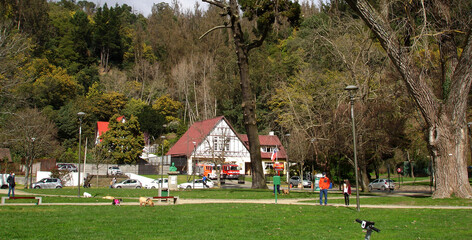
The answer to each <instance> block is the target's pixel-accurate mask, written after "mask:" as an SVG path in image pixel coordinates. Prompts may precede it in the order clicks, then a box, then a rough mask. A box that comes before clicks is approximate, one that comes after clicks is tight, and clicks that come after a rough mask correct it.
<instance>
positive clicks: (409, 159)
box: [406, 151, 415, 178]
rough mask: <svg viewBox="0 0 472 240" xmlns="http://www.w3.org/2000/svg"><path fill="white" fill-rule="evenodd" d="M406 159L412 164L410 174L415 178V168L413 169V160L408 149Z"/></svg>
mask: <svg viewBox="0 0 472 240" xmlns="http://www.w3.org/2000/svg"><path fill="white" fill-rule="evenodd" d="M406 159H407V160H408V163H409V164H410V176H411V177H412V178H415V170H414V169H413V161H411V158H410V152H408V151H406Z"/></svg>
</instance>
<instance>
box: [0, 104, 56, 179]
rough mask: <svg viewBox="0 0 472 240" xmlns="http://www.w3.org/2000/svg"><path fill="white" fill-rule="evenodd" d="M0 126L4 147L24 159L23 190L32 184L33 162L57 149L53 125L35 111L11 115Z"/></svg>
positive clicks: (30, 110)
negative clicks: (1, 126)
mask: <svg viewBox="0 0 472 240" xmlns="http://www.w3.org/2000/svg"><path fill="white" fill-rule="evenodd" d="M2 125H3V128H2V132H1V133H2V138H3V140H4V142H5V143H6V145H7V146H9V147H10V148H11V149H13V150H14V152H16V153H17V154H19V155H20V156H21V157H23V158H24V159H26V164H25V167H26V168H25V179H26V183H25V188H28V186H30V185H31V183H32V182H31V180H32V172H31V170H32V166H33V160H34V159H36V158H38V157H41V156H47V155H48V154H50V153H52V152H54V150H55V149H56V148H57V147H58V143H57V141H56V135H57V130H56V128H55V125H54V123H53V122H52V121H50V120H49V119H48V118H47V117H45V116H44V115H43V114H42V113H41V112H39V111H38V110H37V109H24V110H21V111H19V112H16V113H11V117H9V118H7V120H6V121H5V123H4V124H2Z"/></svg>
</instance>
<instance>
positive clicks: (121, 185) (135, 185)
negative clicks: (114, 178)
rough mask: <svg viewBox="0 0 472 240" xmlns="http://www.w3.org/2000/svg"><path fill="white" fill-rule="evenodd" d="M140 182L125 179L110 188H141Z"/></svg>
mask: <svg viewBox="0 0 472 240" xmlns="http://www.w3.org/2000/svg"><path fill="white" fill-rule="evenodd" d="M141 186H142V185H141V182H140V181H139V180H136V179H126V180H123V181H121V182H119V183H115V184H113V185H112V186H111V187H112V188H141Z"/></svg>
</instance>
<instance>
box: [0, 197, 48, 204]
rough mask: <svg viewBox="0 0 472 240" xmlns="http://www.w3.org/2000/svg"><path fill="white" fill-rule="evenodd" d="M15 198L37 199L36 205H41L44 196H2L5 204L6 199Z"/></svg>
mask: <svg viewBox="0 0 472 240" xmlns="http://www.w3.org/2000/svg"><path fill="white" fill-rule="evenodd" d="M7 199H8V200H15V199H36V200H38V202H36V205H39V204H41V203H42V202H43V198H42V197H2V203H1V204H2V205H4V204H5V200H7Z"/></svg>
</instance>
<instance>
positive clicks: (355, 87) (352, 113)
mask: <svg viewBox="0 0 472 240" xmlns="http://www.w3.org/2000/svg"><path fill="white" fill-rule="evenodd" d="M357 89H358V87H357V86H355V85H349V86H347V87H346V88H345V89H344V90H346V91H348V92H349V99H350V101H351V119H352V141H353V143H354V168H355V172H356V203H357V211H360V210H361V207H360V204H359V176H358V173H357V172H358V170H357V146H356V124H355V121H354V91H355V90H357Z"/></svg>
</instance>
